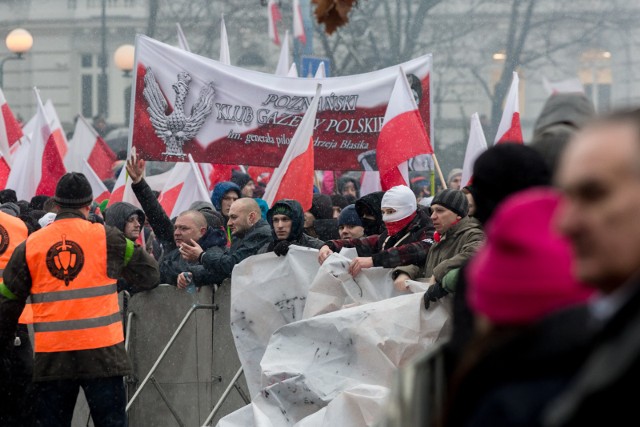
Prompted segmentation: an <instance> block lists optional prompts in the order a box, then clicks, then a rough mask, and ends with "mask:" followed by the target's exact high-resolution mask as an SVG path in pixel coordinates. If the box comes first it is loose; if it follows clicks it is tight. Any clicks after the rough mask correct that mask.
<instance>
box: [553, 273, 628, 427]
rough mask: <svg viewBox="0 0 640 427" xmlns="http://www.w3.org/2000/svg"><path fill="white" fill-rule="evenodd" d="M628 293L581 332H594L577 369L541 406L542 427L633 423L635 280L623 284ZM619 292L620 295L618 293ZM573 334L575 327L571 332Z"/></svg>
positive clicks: (586, 324)
mask: <svg viewBox="0 0 640 427" xmlns="http://www.w3.org/2000/svg"><path fill="white" fill-rule="evenodd" d="M625 286H627V287H628V288H626V289H627V290H628V292H630V295H628V296H627V299H626V301H625V302H624V303H622V306H621V307H620V308H619V309H618V310H617V311H616V312H615V313H614V314H613V315H612V316H611V318H609V319H607V320H605V321H604V322H602V321H599V320H597V319H595V318H594V317H593V316H592V317H591V318H590V319H589V320H590V321H589V322H584V323H583V326H582V328H588V327H589V326H591V327H592V329H594V330H595V331H596V332H595V334H594V337H593V340H592V341H591V343H590V345H591V347H590V351H589V352H588V353H587V358H586V361H585V363H584V364H583V365H582V367H581V368H580V369H579V370H578V372H577V374H576V376H575V377H574V378H573V379H572V380H571V382H570V384H569V385H568V387H567V388H566V389H565V390H564V391H563V393H562V394H560V396H559V397H558V399H557V400H555V401H554V402H552V404H551V405H550V406H549V407H548V408H547V410H546V413H545V420H544V421H545V422H544V425H545V426H547V427H560V426H562V427H569V426H586V425H590V426H591V425H594V426H595V425H601V426H604V425H611V426H622V425H636V423H637V422H638V410H637V407H636V405H637V398H636V394H635V393H634V392H633V390H636V389H637V384H638V378H640V340H638V336H639V335H640V281H638V279H637V277H636V278H635V279H634V281H633V282H631V283H629V284H627V285H625ZM623 292H624V291H623ZM578 332H579V327H577V328H576V329H575V333H578Z"/></svg>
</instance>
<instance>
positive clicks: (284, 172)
mask: <svg viewBox="0 0 640 427" xmlns="http://www.w3.org/2000/svg"><path fill="white" fill-rule="evenodd" d="M321 90H322V85H320V84H319V85H318V86H317V88H316V94H315V96H314V98H313V101H311V105H309V108H308V109H307V112H306V113H305V114H304V116H303V117H302V121H301V122H300V125H299V126H298V128H297V129H296V132H295V134H294V135H293V138H292V139H291V143H290V144H289V146H288V147H287V151H286V152H285V154H284V157H283V158H282V161H281V162H280V166H278V167H277V168H276V169H275V170H274V171H273V175H272V176H271V179H270V180H269V184H267V188H266V189H265V191H264V196H262V198H263V199H264V200H265V201H266V202H267V204H268V205H269V206H273V204H274V203H275V202H277V201H278V200H281V199H294V200H297V201H298V202H300V204H301V205H302V210H303V211H305V212H306V211H308V210H309V209H311V202H312V199H313V177H314V157H313V127H314V124H315V121H316V113H317V111H318V102H319V100H320V91H321Z"/></svg>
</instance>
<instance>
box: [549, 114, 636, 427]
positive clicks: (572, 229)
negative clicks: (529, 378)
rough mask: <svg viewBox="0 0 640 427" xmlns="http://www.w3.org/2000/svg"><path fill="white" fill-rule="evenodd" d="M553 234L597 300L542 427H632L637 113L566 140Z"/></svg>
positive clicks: (599, 121) (594, 124) (603, 120)
mask: <svg viewBox="0 0 640 427" xmlns="http://www.w3.org/2000/svg"><path fill="white" fill-rule="evenodd" d="M556 182H557V185H558V187H559V188H560V189H561V190H562V192H563V195H564V197H563V202H562V204H561V207H560V211H559V213H558V216H557V223H558V227H559V229H560V231H561V233H563V234H564V235H565V236H567V237H568V239H569V240H570V241H571V244H572V246H573V249H574V252H575V256H576V263H575V266H574V271H575V274H576V275H577V276H578V278H579V279H580V280H581V281H583V282H586V283H588V284H589V285H591V286H593V287H594V288H595V289H596V290H597V291H598V295H596V298H595V299H594V301H593V302H592V303H591V304H590V306H589V308H590V321H589V322H587V323H586V324H584V325H583V326H582V327H583V328H584V327H586V328H589V329H590V330H591V331H593V333H594V337H593V339H592V343H591V346H592V347H591V349H590V351H589V352H588V353H587V358H586V361H585V362H584V363H583V364H582V366H581V368H580V370H579V371H578V373H577V374H576V375H575V377H574V378H573V379H572V381H571V382H570V384H569V385H568V386H567V387H566V388H565V389H564V391H563V392H562V393H561V395H560V396H559V397H558V398H557V400H556V401H555V402H553V403H552V404H551V405H550V406H549V407H548V408H547V410H546V412H545V419H544V424H545V425H546V426H553V427H557V426H583V425H635V424H638V422H639V421H638V420H639V419H640V415H638V411H637V407H636V400H637V399H636V394H635V393H634V391H635V390H637V387H638V378H640V340H639V339H638V336H639V335H638V334H639V333H640V221H638V212H640V110H633V111H620V112H615V113H612V114H611V115H609V116H606V117H603V118H601V119H596V120H594V121H593V122H591V123H589V124H587V125H586V126H585V127H584V128H583V129H582V130H580V131H579V132H578V133H577V134H576V135H575V136H574V137H573V138H572V140H571V141H570V143H569V145H568V146H567V148H566V151H565V153H564V155H563V157H562V159H561V161H560V168H559V171H558V174H557V179H556Z"/></svg>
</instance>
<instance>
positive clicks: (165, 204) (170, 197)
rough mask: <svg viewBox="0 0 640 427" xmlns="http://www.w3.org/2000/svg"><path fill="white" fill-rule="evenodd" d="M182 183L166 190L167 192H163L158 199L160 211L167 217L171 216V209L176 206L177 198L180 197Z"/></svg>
mask: <svg viewBox="0 0 640 427" xmlns="http://www.w3.org/2000/svg"><path fill="white" fill-rule="evenodd" d="M183 185H184V182H181V183H180V184H178V185H176V186H175V187H172V188H170V189H168V190H167V191H163V192H162V194H161V195H160V197H159V198H158V202H160V205H161V206H162V209H164V211H165V212H166V213H167V215H169V216H171V212H173V207H174V206H175V205H176V202H177V201H178V196H180V191H182V186H183Z"/></svg>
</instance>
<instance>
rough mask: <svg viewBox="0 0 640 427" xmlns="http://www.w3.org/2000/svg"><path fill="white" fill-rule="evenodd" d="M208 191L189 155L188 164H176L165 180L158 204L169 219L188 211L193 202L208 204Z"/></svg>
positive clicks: (209, 199)
mask: <svg viewBox="0 0 640 427" xmlns="http://www.w3.org/2000/svg"><path fill="white" fill-rule="evenodd" d="M210 201H211V198H210V197H209V191H207V186H206V185H205V183H204V180H203V178H202V173H201V172H200V169H199V168H198V165H197V164H196V163H195V162H194V161H193V158H192V157H191V155H189V161H188V162H182V163H177V164H176V165H175V166H174V167H173V169H172V172H171V175H170V176H169V179H168V180H167V183H166V184H165V186H164V188H163V189H162V192H161V193H160V197H159V198H158V202H160V205H161V206H162V208H163V209H164V211H165V212H166V213H167V215H168V216H169V218H174V217H176V216H178V215H180V214H181V213H182V212H184V211H186V210H188V209H189V207H190V206H191V205H192V204H193V203H194V202H210Z"/></svg>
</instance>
